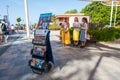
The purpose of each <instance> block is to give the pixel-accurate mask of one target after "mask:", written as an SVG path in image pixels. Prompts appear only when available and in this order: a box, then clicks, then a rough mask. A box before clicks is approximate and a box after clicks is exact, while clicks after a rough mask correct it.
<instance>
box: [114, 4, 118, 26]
mask: <svg viewBox="0 0 120 80" xmlns="http://www.w3.org/2000/svg"><path fill="white" fill-rule="evenodd" d="M117 6H118V5H117V4H116V6H115V7H116V9H115V18H114V27H115V25H116V24H115V23H116V16H117Z"/></svg>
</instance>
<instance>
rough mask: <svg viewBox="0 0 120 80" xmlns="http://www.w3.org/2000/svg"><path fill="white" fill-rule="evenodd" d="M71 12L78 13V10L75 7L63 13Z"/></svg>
mask: <svg viewBox="0 0 120 80" xmlns="http://www.w3.org/2000/svg"><path fill="white" fill-rule="evenodd" d="M72 13H78V11H77V10H76V9H72V10H68V11H66V12H65V14H72Z"/></svg>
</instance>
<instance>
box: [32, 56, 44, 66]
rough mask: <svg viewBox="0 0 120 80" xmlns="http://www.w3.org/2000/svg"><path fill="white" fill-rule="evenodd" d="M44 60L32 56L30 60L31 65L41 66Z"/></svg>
mask: <svg viewBox="0 0 120 80" xmlns="http://www.w3.org/2000/svg"><path fill="white" fill-rule="evenodd" d="M44 62H45V61H44V60H40V59H35V58H33V59H32V61H31V66H34V67H38V68H42V65H43V63H44Z"/></svg>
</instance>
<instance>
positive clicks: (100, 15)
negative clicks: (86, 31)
mask: <svg viewBox="0 0 120 80" xmlns="http://www.w3.org/2000/svg"><path fill="white" fill-rule="evenodd" d="M114 11H115V9H114ZM110 12H111V7H110V6H105V5H102V4H101V3H100V2H92V3H91V4H88V5H87V6H86V7H85V8H83V9H82V11H81V13H84V14H85V15H87V16H90V17H91V21H92V22H93V23H104V24H106V25H107V24H109V21H110ZM119 12H120V7H118V12H117V19H116V20H117V22H116V23H117V24H120V20H119V19H120V13H119ZM113 17H114V15H113Z"/></svg>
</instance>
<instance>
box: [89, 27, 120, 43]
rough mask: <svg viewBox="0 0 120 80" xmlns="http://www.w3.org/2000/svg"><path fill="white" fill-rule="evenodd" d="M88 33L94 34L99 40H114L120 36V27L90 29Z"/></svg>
mask: <svg viewBox="0 0 120 80" xmlns="http://www.w3.org/2000/svg"><path fill="white" fill-rule="evenodd" d="M88 34H90V35H92V36H93V38H94V39H95V40H97V41H114V40H115V39H119V38H120V28H113V27H111V28H103V29H96V30H88Z"/></svg>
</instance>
